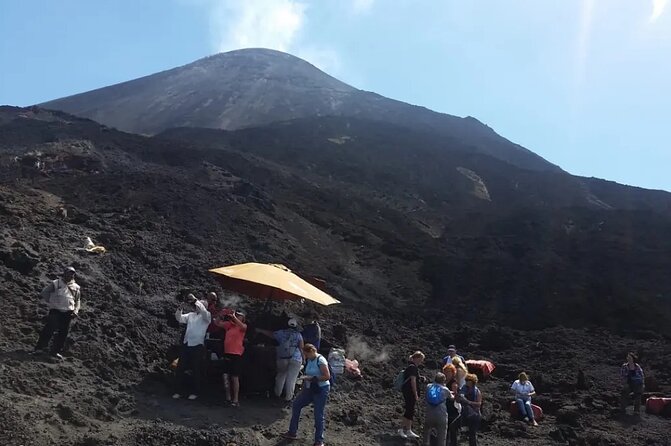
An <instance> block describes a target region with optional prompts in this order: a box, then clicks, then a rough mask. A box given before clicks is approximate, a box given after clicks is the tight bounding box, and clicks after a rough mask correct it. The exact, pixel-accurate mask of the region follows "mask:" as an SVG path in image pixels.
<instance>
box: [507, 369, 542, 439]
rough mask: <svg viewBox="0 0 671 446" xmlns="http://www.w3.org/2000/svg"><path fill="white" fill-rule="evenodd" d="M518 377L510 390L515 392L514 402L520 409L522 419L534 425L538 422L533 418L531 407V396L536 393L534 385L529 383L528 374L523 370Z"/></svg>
mask: <svg viewBox="0 0 671 446" xmlns="http://www.w3.org/2000/svg"><path fill="white" fill-rule="evenodd" d="M518 378H519V379H517V380H516V381H515V382H514V383H513V385H512V386H510V390H512V392H513V393H514V394H515V402H516V403H517V407H518V408H519V410H520V416H521V417H522V418H523V419H524V421H526V422H528V423H531V424H533V425H534V426H538V423H537V422H536V420H535V419H534V411H533V408H532V407H531V397H532V396H534V395H535V394H536V391H535V389H534V385H533V384H531V381H529V376H528V375H527V374H526V373H524V372H522V373H520V374H519V376H518Z"/></svg>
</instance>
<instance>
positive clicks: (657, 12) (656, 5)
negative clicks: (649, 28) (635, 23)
mask: <svg viewBox="0 0 671 446" xmlns="http://www.w3.org/2000/svg"><path fill="white" fill-rule="evenodd" d="M668 3H669V1H668V0H652V13H651V14H650V19H649V20H650V23H652V22H655V21H657V19H658V18H660V17H661V16H662V14H663V13H664V9H665V8H666V5H667V4H668Z"/></svg>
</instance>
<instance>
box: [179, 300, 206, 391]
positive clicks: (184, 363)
mask: <svg viewBox="0 0 671 446" xmlns="http://www.w3.org/2000/svg"><path fill="white" fill-rule="evenodd" d="M186 301H187V302H188V303H189V304H191V305H193V306H194V307H195V311H192V312H189V313H186V314H182V310H181V309H179V310H177V311H176V312H175V319H177V322H179V323H180V324H186V332H185V333H184V343H183V344H182V349H181V351H180V354H179V361H178V362H177V370H175V388H176V389H178V390H177V392H176V393H175V394H174V395H173V396H172V397H173V398H175V399H177V398H180V397H181V395H180V393H179V389H180V388H182V387H183V382H184V372H185V371H186V370H187V369H188V368H189V367H190V368H191V371H192V373H193V391H192V393H190V394H189V399H190V400H195V399H196V398H198V394H199V393H200V388H201V380H202V365H203V359H204V358H205V333H206V332H207V327H209V325H210V322H211V321H212V315H211V314H210V312H209V311H207V305H206V303H207V302H201V301H199V300H198V299H196V297H195V296H194V295H193V294H189V295H188V296H187V297H186Z"/></svg>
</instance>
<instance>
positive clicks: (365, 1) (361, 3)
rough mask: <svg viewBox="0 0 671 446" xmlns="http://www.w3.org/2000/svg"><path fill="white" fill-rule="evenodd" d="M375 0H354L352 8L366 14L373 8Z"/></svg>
mask: <svg viewBox="0 0 671 446" xmlns="http://www.w3.org/2000/svg"><path fill="white" fill-rule="evenodd" d="M374 3H375V0H352V10H353V12H354V13H355V14H365V13H367V12H368V11H370V10H371V9H372V8H373V4H374Z"/></svg>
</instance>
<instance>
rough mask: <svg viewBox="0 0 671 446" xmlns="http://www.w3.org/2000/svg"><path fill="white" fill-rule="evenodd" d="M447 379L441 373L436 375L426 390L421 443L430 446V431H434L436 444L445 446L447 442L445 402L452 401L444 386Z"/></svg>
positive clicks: (450, 394)
mask: <svg viewBox="0 0 671 446" xmlns="http://www.w3.org/2000/svg"><path fill="white" fill-rule="evenodd" d="M446 383H447V378H446V377H445V375H444V374H443V373H440V372H438V373H436V377H435V378H434V380H433V383H431V384H429V385H428V386H427V389H426V416H425V417H424V429H423V440H424V441H423V443H424V445H425V446H430V444H431V431H432V430H433V429H435V430H436V438H437V442H436V444H437V445H438V446H445V445H446V442H447V426H448V421H447V402H448V401H449V400H454V396H453V395H452V392H450V389H448V388H447V386H446V385H445V384H446Z"/></svg>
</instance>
